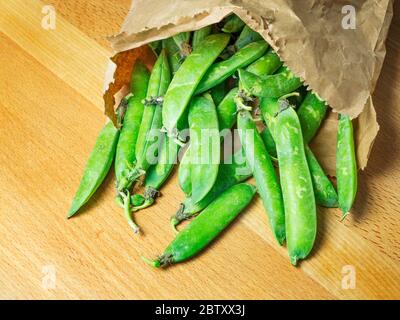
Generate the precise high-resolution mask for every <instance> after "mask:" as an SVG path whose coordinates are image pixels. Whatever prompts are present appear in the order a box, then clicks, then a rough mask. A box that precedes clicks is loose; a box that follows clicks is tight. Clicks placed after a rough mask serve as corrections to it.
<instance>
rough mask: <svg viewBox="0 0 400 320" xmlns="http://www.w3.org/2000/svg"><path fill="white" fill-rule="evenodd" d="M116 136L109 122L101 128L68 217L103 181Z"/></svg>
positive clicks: (109, 165)
mask: <svg viewBox="0 0 400 320" xmlns="http://www.w3.org/2000/svg"><path fill="white" fill-rule="evenodd" d="M118 136H119V131H118V130H117V129H116V128H115V127H114V124H113V123H111V122H109V123H108V124H106V125H105V127H104V128H103V129H102V130H101V132H100V134H99V136H98V138H97V140H96V144H95V146H94V148H93V150H92V153H91V154H90V157H89V160H88V162H87V164H86V167H85V170H84V172H83V176H82V179H81V182H80V184H79V187H78V190H77V192H76V194H75V197H74V199H73V201H72V204H71V208H70V210H69V212H68V218H71V217H72V216H73V215H75V214H76V213H77V212H78V210H79V209H80V208H82V206H83V205H84V204H86V203H87V202H88V201H89V199H90V198H91V196H92V195H93V194H94V193H95V192H96V190H97V189H98V188H99V186H100V185H101V183H102V182H103V180H104V178H105V177H106V175H107V173H108V171H109V170H110V168H111V165H112V162H113V160H114V156H115V149H116V147H117V142H118Z"/></svg>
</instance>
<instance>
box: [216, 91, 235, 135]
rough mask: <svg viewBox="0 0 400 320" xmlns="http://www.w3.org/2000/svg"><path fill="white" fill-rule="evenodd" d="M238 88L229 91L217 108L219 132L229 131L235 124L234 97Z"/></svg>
mask: <svg viewBox="0 0 400 320" xmlns="http://www.w3.org/2000/svg"><path fill="white" fill-rule="evenodd" d="M238 91H239V89H238V88H233V89H231V90H230V91H229V92H228V93H227V95H226V96H225V97H224V99H223V100H222V101H221V103H220V104H219V105H218V107H217V115H218V123H219V131H220V132H222V131H223V130H226V129H231V128H232V127H233V125H234V124H235V123H236V103H235V97H236V95H237V93H238Z"/></svg>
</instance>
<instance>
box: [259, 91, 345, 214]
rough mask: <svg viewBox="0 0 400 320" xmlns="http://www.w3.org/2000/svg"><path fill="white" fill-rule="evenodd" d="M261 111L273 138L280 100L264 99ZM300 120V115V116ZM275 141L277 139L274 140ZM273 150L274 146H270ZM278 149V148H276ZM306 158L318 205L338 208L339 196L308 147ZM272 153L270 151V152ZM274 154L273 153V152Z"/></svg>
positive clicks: (303, 130) (261, 103)
mask: <svg viewBox="0 0 400 320" xmlns="http://www.w3.org/2000/svg"><path fill="white" fill-rule="evenodd" d="M260 109H261V113H262V117H263V119H264V121H265V122H266V124H267V126H268V128H269V130H270V132H271V135H272V138H274V137H275V134H276V133H275V131H276V129H275V127H276V122H277V117H276V115H277V113H278V112H279V99H276V98H262V99H261V101H260ZM299 120H300V115H299ZM302 133H303V136H304V134H306V133H307V127H306V128H302ZM274 141H275V139H274ZM270 146H271V148H272V145H270ZM275 147H276V146H275ZM305 150H306V157H307V162H308V165H309V169H310V173H311V178H312V181H313V186H314V194H315V199H316V201H317V203H318V204H319V205H321V206H324V207H328V208H332V207H336V206H337V194H336V191H335V188H334V187H333V185H332V182H331V181H330V180H329V178H328V177H327V176H326V174H325V172H324V171H323V169H322V167H321V166H320V164H319V163H318V160H317V158H316V157H315V156H314V154H313V152H312V150H311V149H310V148H309V147H308V146H306V147H305ZM269 152H270V151H269ZM271 152H272V151H271Z"/></svg>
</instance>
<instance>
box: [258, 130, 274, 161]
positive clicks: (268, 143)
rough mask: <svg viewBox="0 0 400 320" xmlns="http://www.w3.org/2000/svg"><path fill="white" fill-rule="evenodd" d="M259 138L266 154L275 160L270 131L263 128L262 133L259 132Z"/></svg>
mask: <svg viewBox="0 0 400 320" xmlns="http://www.w3.org/2000/svg"><path fill="white" fill-rule="evenodd" d="M261 138H262V139H263V141H264V144H265V147H266V148H267V151H268V154H269V155H270V156H271V157H274V158H276V157H277V154H276V145H275V141H274V138H273V137H272V134H271V131H269V129H268V127H265V128H264V129H263V131H261Z"/></svg>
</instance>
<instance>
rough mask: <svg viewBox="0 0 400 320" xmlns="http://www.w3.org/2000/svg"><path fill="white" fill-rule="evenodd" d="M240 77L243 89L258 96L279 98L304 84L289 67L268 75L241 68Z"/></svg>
mask: <svg viewBox="0 0 400 320" xmlns="http://www.w3.org/2000/svg"><path fill="white" fill-rule="evenodd" d="M239 78H240V82H241V84H242V86H243V89H244V90H245V91H246V92H247V93H248V94H250V95H253V96H256V97H273V98H279V97H282V96H283V95H286V94H288V93H291V92H293V91H294V90H296V89H297V88H299V87H300V86H301V84H302V83H301V80H300V78H297V77H296V76H295V75H294V74H293V73H291V72H290V71H289V70H288V69H286V70H285V71H283V72H281V73H278V74H275V75H270V76H267V77H259V76H256V75H255V74H253V73H251V72H248V71H246V70H239Z"/></svg>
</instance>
